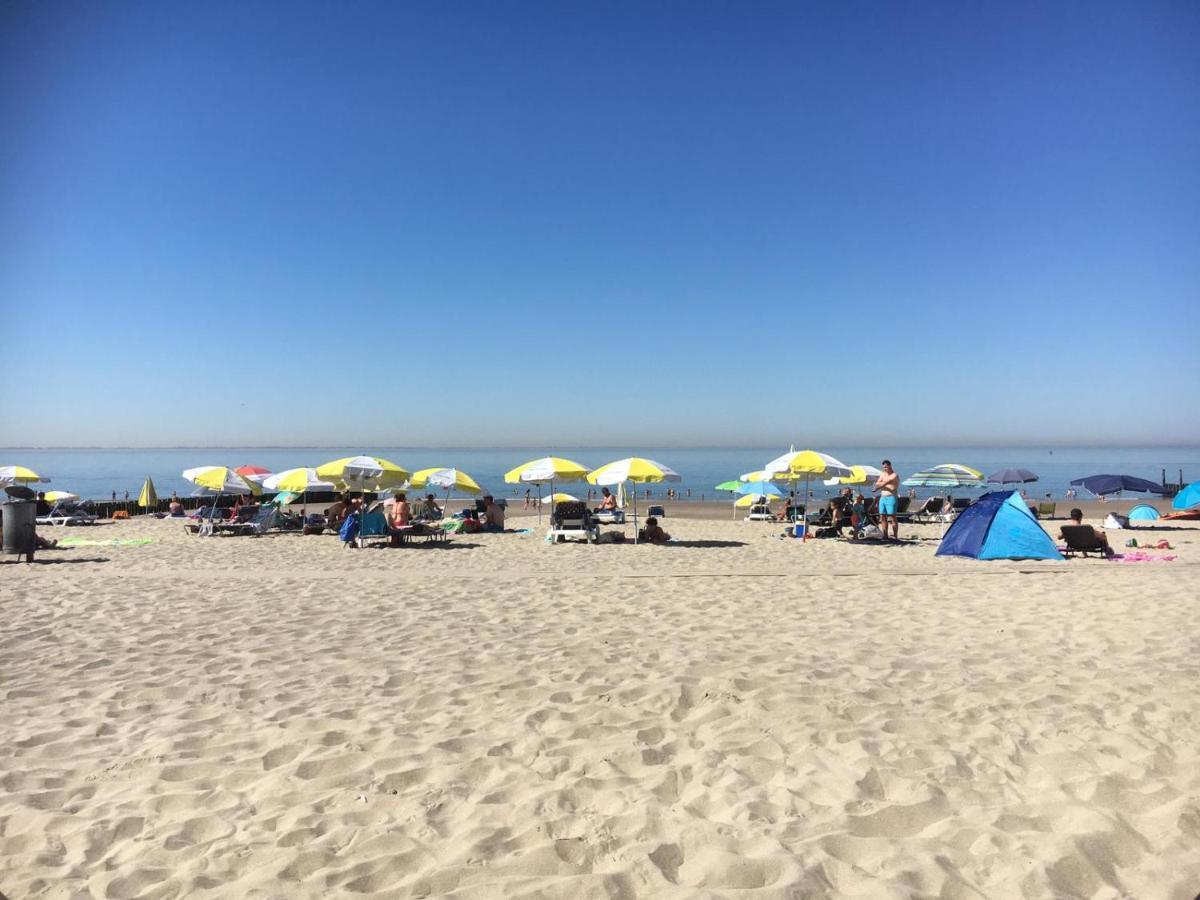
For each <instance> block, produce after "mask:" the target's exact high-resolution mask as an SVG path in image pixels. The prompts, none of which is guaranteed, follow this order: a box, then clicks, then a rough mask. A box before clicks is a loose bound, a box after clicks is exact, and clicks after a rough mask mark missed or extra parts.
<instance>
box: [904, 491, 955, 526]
mask: <svg viewBox="0 0 1200 900" xmlns="http://www.w3.org/2000/svg"><path fill="white" fill-rule="evenodd" d="M945 505H946V500H945V498H943V497H930V498H929V499H927V500H926V501H925V502H924V503H922V504H921V506H920V507H919V508H918V509H915V510H913V511H912V513H911V514H910V518H911V519H912V521H913V522H919V523H922V524H927V523H929V522H936V521H938V520H939V519H940V518H941V515H942V509H943V507H945Z"/></svg>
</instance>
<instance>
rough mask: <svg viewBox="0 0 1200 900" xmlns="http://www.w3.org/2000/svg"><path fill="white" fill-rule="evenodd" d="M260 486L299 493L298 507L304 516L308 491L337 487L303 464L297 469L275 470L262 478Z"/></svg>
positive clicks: (328, 489)
mask: <svg viewBox="0 0 1200 900" xmlns="http://www.w3.org/2000/svg"><path fill="white" fill-rule="evenodd" d="M262 486H263V487H264V488H266V489H267V490H268V491H288V492H289V493H292V494H299V495H300V508H301V510H303V514H304V515H305V516H306V517H307V513H308V492H309V491H332V490H336V489H337V485H335V484H334V483H333V482H332V481H325V480H323V479H322V478H321V476H319V475H318V474H317V470H316V469H312V468H307V467H303V466H302V467H300V468H298V469H285V470H284V471H282V472H276V473H275V474H274V475H268V476H267V477H266V478H264V479H263V482H262Z"/></svg>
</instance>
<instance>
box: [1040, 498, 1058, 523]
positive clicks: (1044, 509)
mask: <svg viewBox="0 0 1200 900" xmlns="http://www.w3.org/2000/svg"><path fill="white" fill-rule="evenodd" d="M1057 508H1058V504H1057V503H1054V502H1051V501H1047V500H1043V501H1042V502H1041V503H1039V504H1038V505H1037V517H1038V518H1039V519H1053V518H1054V511H1055V510H1056V509H1057Z"/></svg>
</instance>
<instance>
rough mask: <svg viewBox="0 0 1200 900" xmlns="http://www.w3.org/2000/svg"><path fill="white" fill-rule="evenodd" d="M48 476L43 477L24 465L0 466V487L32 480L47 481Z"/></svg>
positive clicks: (29, 482)
mask: <svg viewBox="0 0 1200 900" xmlns="http://www.w3.org/2000/svg"><path fill="white" fill-rule="evenodd" d="M49 480H50V479H49V478H43V477H42V476H41V475H39V474H38V473H37V472H35V471H33V469H27V468H26V467H25V466H0V487H3V486H4V485H7V484H33V483H34V482H38V481H43V482H48V481H49Z"/></svg>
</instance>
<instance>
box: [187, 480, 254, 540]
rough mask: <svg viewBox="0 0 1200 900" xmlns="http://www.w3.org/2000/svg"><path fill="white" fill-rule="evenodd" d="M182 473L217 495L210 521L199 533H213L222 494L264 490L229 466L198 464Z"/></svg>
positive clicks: (251, 492) (239, 493) (243, 493)
mask: <svg viewBox="0 0 1200 900" xmlns="http://www.w3.org/2000/svg"><path fill="white" fill-rule="evenodd" d="M181 474H182V475H183V477H184V478H185V479H186V480H188V481H190V482H191V483H192V484H194V485H196V486H197V487H201V488H204V489H205V490H206V491H212V492H213V493H214V494H215V495H216V499H215V500H213V505H212V513H211V514H210V516H209V519H208V523H207V525H203V524H202V525H201V529H200V531H199V534H200V535H202V536H204V535H208V536H211V535H212V534H213V525H212V523H213V521H214V520H215V519H216V518H217V502H218V501H219V500H220V499H221V495H222V494H238V495H242V496H244V495H246V494H259V493H261V492H262V488H260V487H259V486H258V485H257V484H254V483H253V482H250V481H247V480H246V479H245V478H243V477H242V476H241V475H239V474H238V473H237V472H235V471H233V469H231V468H229V466H196V467H195V468H193V469H184V470H183V472H182V473H181Z"/></svg>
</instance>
